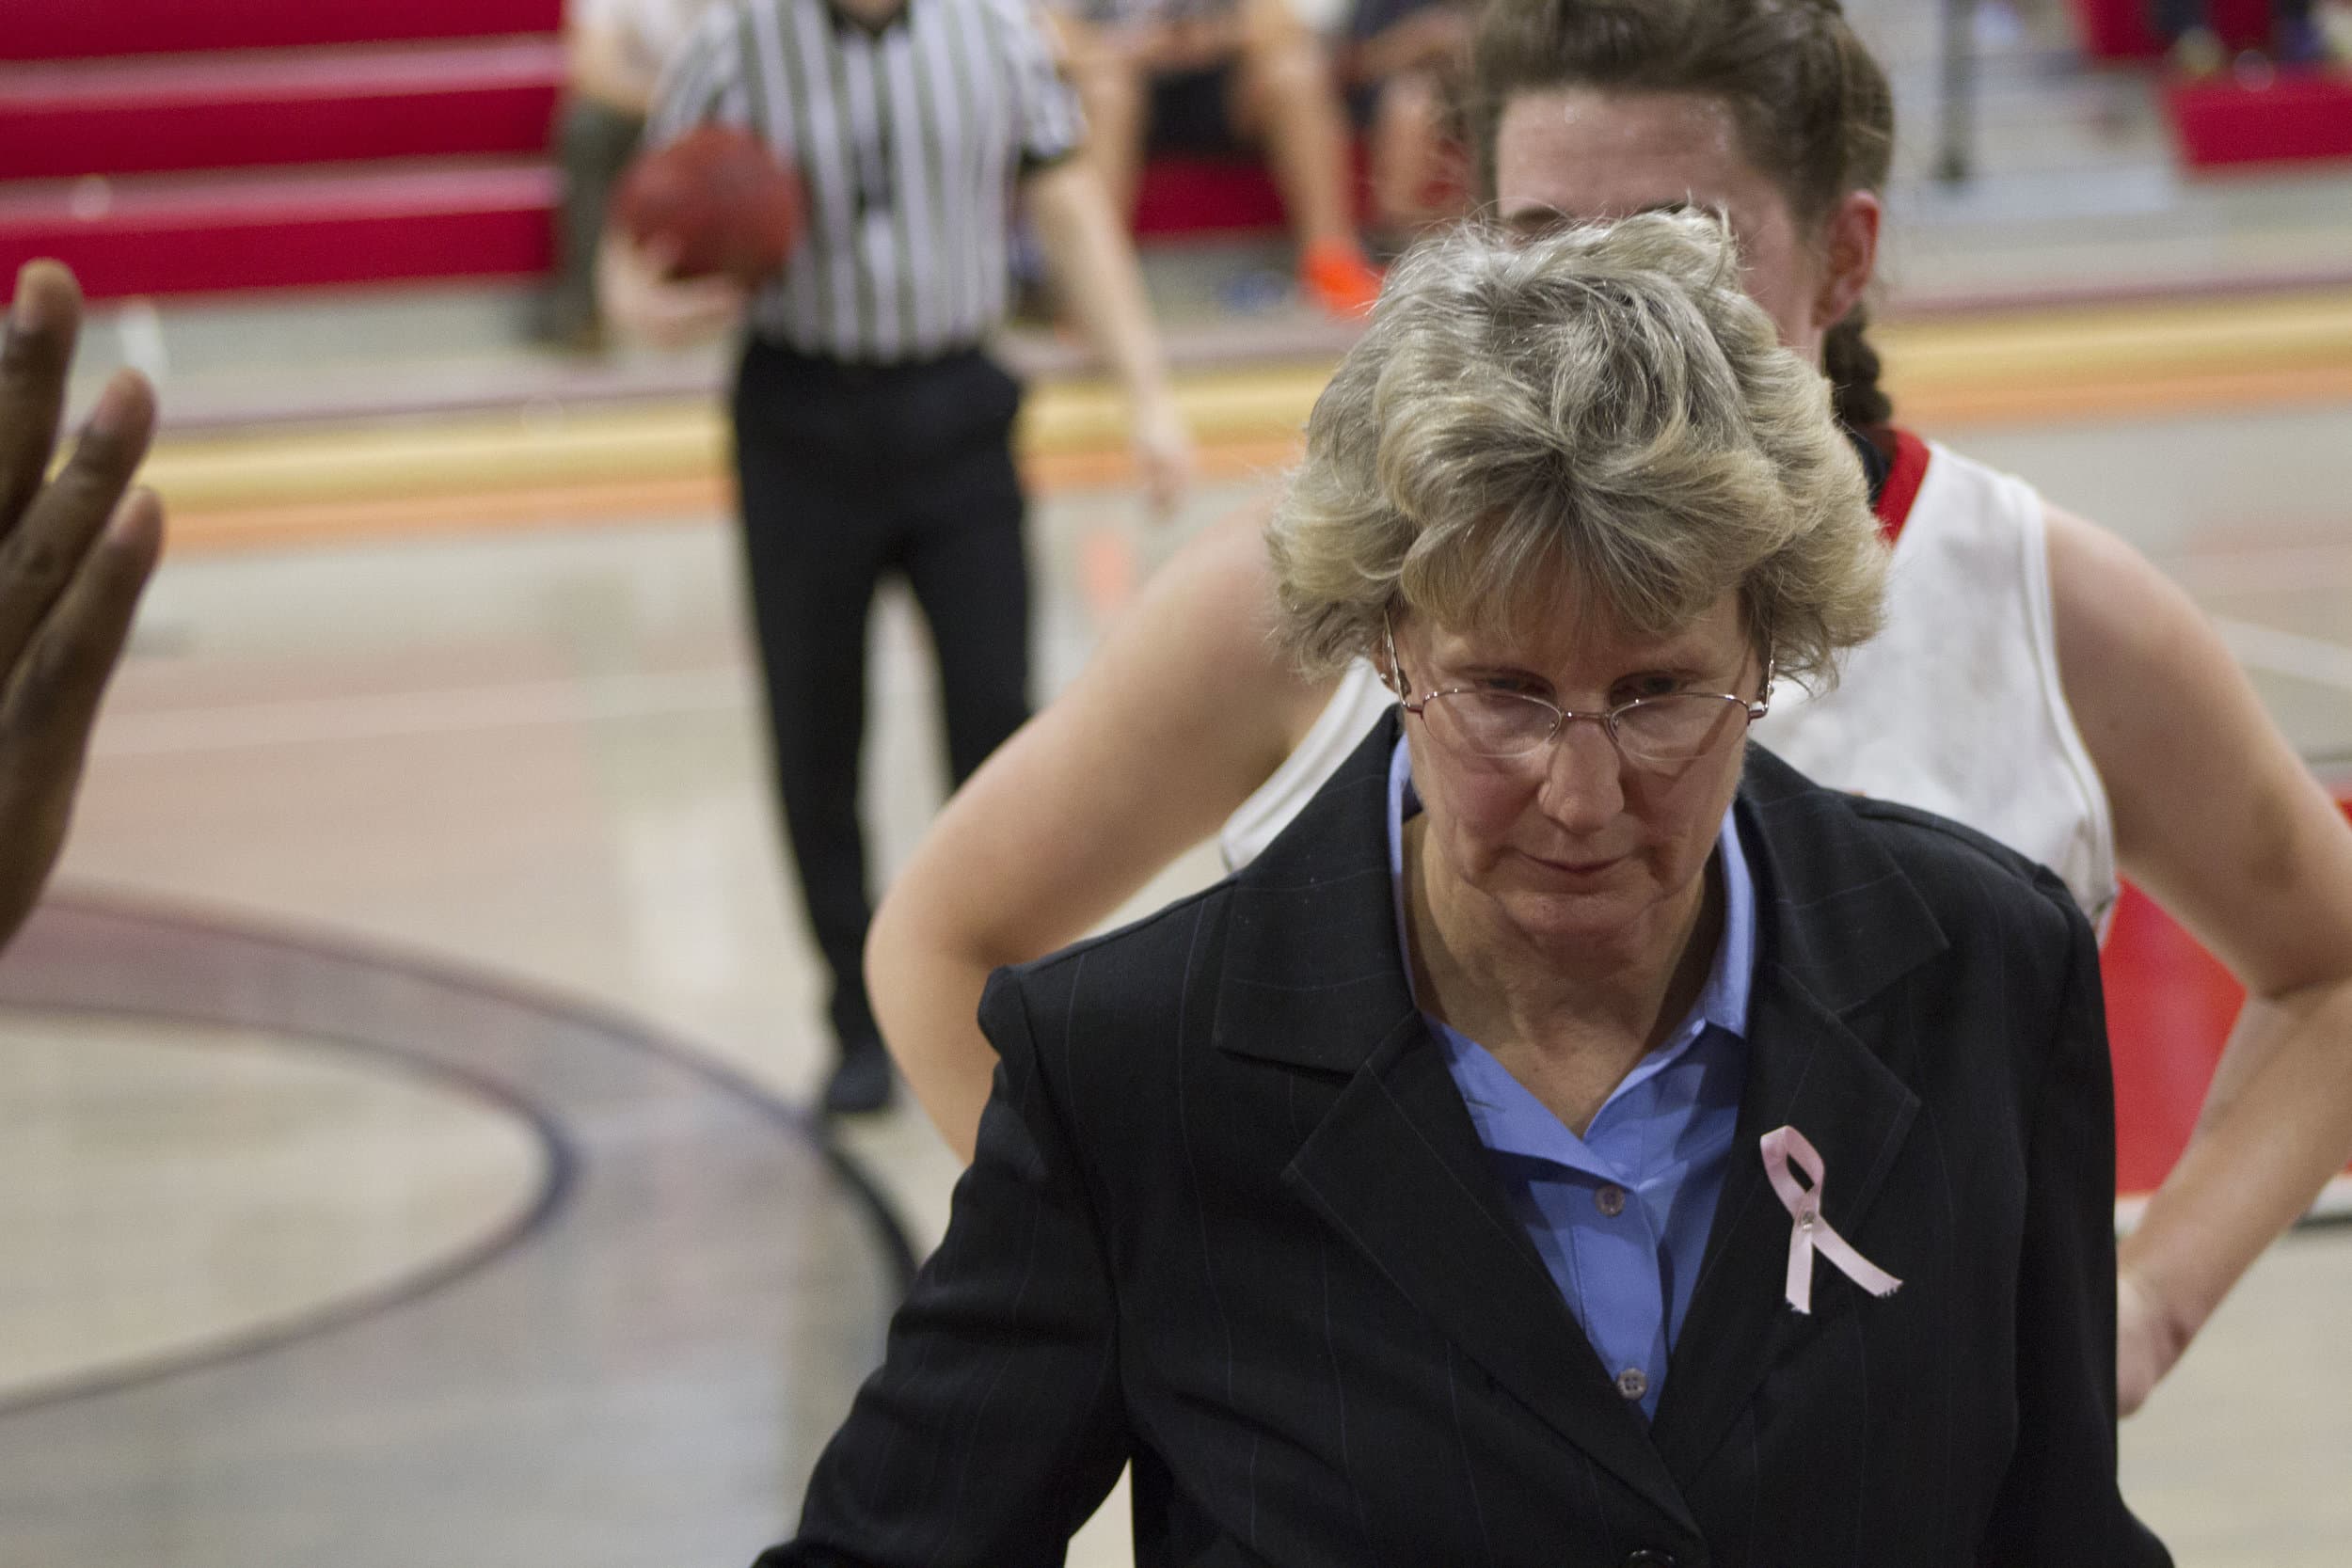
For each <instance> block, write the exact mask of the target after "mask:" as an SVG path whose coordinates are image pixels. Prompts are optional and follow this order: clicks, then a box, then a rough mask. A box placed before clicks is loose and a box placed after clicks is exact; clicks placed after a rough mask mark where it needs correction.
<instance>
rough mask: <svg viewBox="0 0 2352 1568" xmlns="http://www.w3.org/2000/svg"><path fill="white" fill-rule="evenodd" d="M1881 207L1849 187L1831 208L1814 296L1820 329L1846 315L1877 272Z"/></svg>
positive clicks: (1867, 194) (1815, 321) (1815, 319)
mask: <svg viewBox="0 0 2352 1568" xmlns="http://www.w3.org/2000/svg"><path fill="white" fill-rule="evenodd" d="M1884 211H1885V209H1884V208H1883V207H1882V206H1881V205H1880V202H1879V198H1878V197H1877V195H1876V194H1874V193H1873V192H1870V191H1848V192H1847V193H1846V194H1845V195H1844V196H1843V197H1841V198H1839V199H1838V202H1837V205H1836V207H1835V208H1834V209H1832V210H1831V212H1830V215H1829V221H1828V223H1827V224H1826V225H1825V226H1824V228H1823V231H1822V239H1823V241H1824V242H1825V243H1824V244H1823V245H1822V247H1821V287H1820V293H1817V294H1816V295H1815V296H1814V300H1813V324H1814V325H1815V326H1817V327H1818V328H1820V330H1821V331H1823V332H1827V331H1828V330H1829V329H1830V328H1831V327H1833V326H1836V325H1837V324H1838V323H1839V322H1841V321H1844V320H1845V319H1846V313H1847V312H1848V311H1850V310H1851V309H1853V308H1854V306H1855V304H1856V303H1857V302H1858V301H1860V299H1861V298H1862V294H1863V291H1864V290H1866V289H1867V288H1868V287H1869V286H1870V279H1871V278H1872V277H1874V276H1876V274H1877V272H1878V262H1879V221H1880V219H1881V218H1882V217H1883V214H1884Z"/></svg>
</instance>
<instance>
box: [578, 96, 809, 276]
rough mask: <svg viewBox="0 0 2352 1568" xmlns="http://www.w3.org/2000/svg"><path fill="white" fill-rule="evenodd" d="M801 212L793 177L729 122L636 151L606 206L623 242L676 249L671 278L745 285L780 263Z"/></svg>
mask: <svg viewBox="0 0 2352 1568" xmlns="http://www.w3.org/2000/svg"><path fill="white" fill-rule="evenodd" d="M802 214H803V201H802V193H801V179H800V175H799V174H798V173H797V172H796V171H795V170H793V169H792V168H790V167H788V166H786V165H785V164H783V163H781V162H779V161H778V160H777V158H776V155H775V153H774V152H773V151H771V150H770V149H769V147H768V145H767V144H766V143H765V142H763V141H761V140H759V138H758V137H756V136H755V135H752V134H751V133H750V132H748V131H745V130H742V129H741V128H739V127H738V126H733V125H719V124H707V125H701V126H697V127H696V128H695V129H693V130H691V131H690V132H688V133H687V134H686V135H683V136H680V137H679V138H678V139H677V140H675V141H674V142H671V143H669V144H668V145H666V146H663V147H658V148H655V149H653V150H650V151H646V152H641V153H639V154H638V155H637V157H636V158H635V159H633V160H632V161H631V162H630V164H629V166H628V168H627V169H626V170H625V171H624V172H623V173H622V176H621V183H620V188H619V190H618V191H617V192H616V193H615V194H614V197H613V201H612V218H613V221H614V222H616V223H618V224H619V225H620V226H621V229H622V230H623V232H625V233H627V234H628V236H629V238H631V239H632V240H634V241H636V242H637V243H638V244H639V245H645V244H648V243H650V242H653V241H656V240H663V241H667V242H668V243H669V244H671V245H675V247H676V249H677V260H676V261H675V263H674V264H673V266H672V267H671V272H670V275H671V276H672V277H709V276H712V275H723V276H724V277H732V278H734V279H736V280H737V281H739V282H741V283H745V284H755V283H758V282H759V281H761V280H762V279H764V278H766V277H769V276H770V275H771V274H772V273H773V272H774V271H775V270H776V269H777V268H778V267H780V266H782V265H783V264H784V261H785V259H786V258H787V257H788V256H789V255H791V253H792V246H793V245H794V244H795V243H796V242H797V241H798V240H799V239H800V236H801V227H802Z"/></svg>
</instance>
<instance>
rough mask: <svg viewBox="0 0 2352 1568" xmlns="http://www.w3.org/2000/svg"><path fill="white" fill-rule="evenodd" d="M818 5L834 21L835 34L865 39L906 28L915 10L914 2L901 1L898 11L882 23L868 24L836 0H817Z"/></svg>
mask: <svg viewBox="0 0 2352 1568" xmlns="http://www.w3.org/2000/svg"><path fill="white" fill-rule="evenodd" d="M817 4H818V7H819V8H822V9H823V11H824V13H825V15H826V16H827V17H828V18H830V19H831V20H832V22H833V30H834V32H835V33H848V34H850V35H852V36H854V37H857V38H865V39H879V38H881V37H882V36H883V35H884V34H887V33H888V32H890V31H891V30H892V29H893V28H897V27H903V26H905V25H906V24H907V18H908V15H909V13H911V12H912V11H913V10H914V0H899V4H898V9H897V10H895V11H893V12H891V13H890V14H889V15H888V16H886V17H884V18H882V20H881V21H880V22H868V21H866V18H864V17H862V16H852V15H851V14H850V12H849V11H848V10H847V9H845V8H842V7H841V6H840V5H839V4H837V3H836V0H817Z"/></svg>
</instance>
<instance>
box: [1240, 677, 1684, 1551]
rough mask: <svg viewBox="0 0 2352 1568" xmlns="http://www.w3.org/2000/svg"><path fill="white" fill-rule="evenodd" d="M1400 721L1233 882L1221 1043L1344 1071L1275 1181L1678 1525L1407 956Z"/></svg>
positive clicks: (1662, 1479) (1668, 1480)
mask: <svg viewBox="0 0 2352 1568" xmlns="http://www.w3.org/2000/svg"><path fill="white" fill-rule="evenodd" d="M1396 736H1397V730H1396V722H1395V720H1394V719H1393V718H1391V719H1390V720H1389V721H1386V722H1384V723H1382V724H1380V725H1378V726H1376V727H1375V730H1374V732H1373V734H1372V736H1370V737H1368V738H1367V739H1366V741H1365V742H1364V744H1363V745H1362V746H1361V747H1360V748H1359V750H1358V751H1357V752H1356V753H1355V754H1354V755H1353V756H1352V757H1350V758H1349V760H1348V761H1347V762H1346V763H1345V764H1343V766H1342V767H1341V768H1340V770H1339V772H1338V773H1336V774H1334V775H1333V777H1332V779H1331V782H1330V783H1329V784H1327V785H1326V786H1325V788H1324V789H1323V790H1322V791H1321V792H1320V793H1318V794H1317V796H1316V797H1315V799H1314V800H1313V801H1312V802H1311V803H1310V804H1309V806H1308V807H1307V809H1306V811H1305V812H1303V813H1302V814H1301V815H1300V816H1299V819H1298V820H1297V821H1296V822H1295V823H1293V824H1292V826H1291V827H1290V828H1289V829H1288V830H1286V831H1285V832H1283V834H1282V836H1281V837H1280V838H1279V839H1278V840H1276V842H1275V843H1274V844H1273V845H1272V846H1270V847H1268V848H1267V850H1266V851H1265V853H1264V854H1263V855H1262V856H1260V857H1259V859H1258V860H1257V861H1256V862H1254V863H1251V865H1250V866H1249V867H1248V869H1247V870H1246V871H1244V872H1243V873H1242V874H1241V875H1240V876H1239V877H1238V878H1237V879H1235V881H1234V883H1233V887H1232V916H1231V920H1232V924H1231V926H1230V927H1229V936H1228V940H1227V942H1226V946H1225V974H1224V975H1223V977H1222V981H1221V984H1220V988H1219V996H1218V1004H1217V1018H1216V1026H1215V1031H1216V1035H1215V1037H1216V1042H1217V1044H1218V1045H1219V1046H1220V1047H1221V1048H1222V1049H1224V1050H1226V1051H1229V1052H1232V1053H1235V1054H1238V1055H1245V1056H1251V1057H1255V1058H1258V1059H1261V1060H1266V1061H1274V1062H1280V1063H1283V1064H1286V1065H1289V1066H1292V1067H1296V1068H1303V1069H1312V1070H1315V1071H1319V1072H1323V1073H1327V1074H1346V1075H1347V1080H1348V1081H1347V1082H1346V1084H1345V1085H1344V1086H1343V1088H1342V1089H1341V1090H1340V1093H1339V1096H1338V1098H1337V1099H1336V1100H1335V1101H1333V1102H1332V1105H1331V1108H1330V1109H1329V1111H1328V1112H1327V1114H1326V1115H1325V1116H1324V1117H1323V1119H1322V1120H1321V1122H1320V1123H1318V1124H1317V1126H1316V1127H1315V1128H1314V1129H1313V1131H1312V1132H1311V1133H1310V1134H1309V1135H1308V1137H1307V1140H1306V1142H1305V1143H1304V1144H1303V1145H1302V1146H1301V1147H1300V1148H1299V1150H1298V1153H1297V1155H1296V1157H1295V1159H1294V1160H1293V1161H1292V1163H1291V1164H1290V1166H1289V1168H1288V1169H1287V1170H1285V1171H1284V1173H1283V1180H1285V1182H1287V1183H1288V1184H1289V1185H1290V1187H1291V1188H1292V1190H1294V1191H1295V1192H1296V1193H1298V1194H1299V1196H1300V1197H1301V1198H1302V1199H1303V1200H1304V1201H1305V1202H1306V1203H1307V1204H1308V1205H1309V1206H1310V1207H1311V1208H1313V1209H1314V1210H1315V1211H1316V1212H1319V1213H1320V1214H1322V1216H1323V1217H1324V1218H1325V1219H1326V1220H1327V1222H1328V1223H1329V1224H1330V1225H1331V1227H1333V1228H1334V1229H1335V1230H1336V1231H1337V1232H1338V1233H1339V1234H1340V1235H1341V1236H1342V1237H1343V1238H1344V1239H1345V1240H1346V1242H1347V1243H1348V1244H1350V1245H1351V1246H1353V1247H1355V1248H1356V1249H1357V1250H1358V1251H1359V1252H1360V1253H1362V1254H1363V1255H1364V1257H1365V1258H1367V1259H1369V1260H1370V1261H1371V1262H1372V1263H1373V1264H1374V1266H1375V1267H1376V1268H1378V1269H1379V1270H1380V1272H1381V1274H1382V1275H1384V1276H1386V1277H1387V1278H1388V1279H1389V1280H1390V1281H1391V1283H1392V1284H1394V1285H1395V1287H1396V1288H1397V1290H1398V1291H1400V1292H1402V1293H1403V1294H1404V1295H1405V1297H1406V1299H1407V1300H1409V1301H1411V1302H1412V1303H1413V1305H1414V1307H1416V1308H1418V1309H1419V1310H1420V1311H1422V1313H1424V1314H1425V1315H1427V1317H1428V1318H1429V1319H1430V1321H1431V1322H1432V1323H1436V1324H1437V1325H1438V1329H1439V1330H1440V1331H1441V1332H1443V1333H1444V1334H1446V1335H1447V1336H1449V1337H1450V1338H1452V1339H1453V1340H1454V1342H1455V1343H1456V1344H1457V1345H1459V1346H1460V1347H1461V1349H1462V1350H1463V1351H1464V1353H1465V1354H1468V1355H1469V1356H1470V1358H1471V1359H1473V1360H1475V1361H1476V1362H1477V1363H1478V1364H1479V1365H1480V1366H1481V1367H1483V1368H1484V1369H1485V1370H1486V1372H1487V1373H1488V1374H1489V1375H1491V1376H1492V1377H1493V1378H1494V1380H1495V1382H1496V1383H1497V1385H1499V1386H1501V1387H1502V1388H1504V1389H1507V1390H1508V1391H1509V1392H1510V1393H1511V1394H1512V1395H1513V1396H1514V1397H1515V1398H1517V1399H1518V1400H1519V1401H1520V1402H1522V1403H1523V1404H1525V1405H1526V1406H1527V1407H1528V1408H1529V1409H1530V1410H1532V1411H1533V1412H1534V1414H1535V1415H1536V1416H1537V1417H1538V1418H1541V1419H1542V1420H1543V1421H1544V1422H1545V1423H1546V1424H1547V1425H1549V1427H1551V1428H1552V1429H1553V1430H1554V1431H1555V1432H1557V1433H1559V1434H1560V1435H1561V1436H1563V1437H1564V1438H1565V1439H1566V1440H1568V1441H1569V1442H1571V1443H1574V1444H1576V1445H1577V1446H1578V1447H1579V1448H1581V1449H1584V1450H1585V1451H1586V1452H1587V1453H1589V1454H1591V1455H1592V1456H1593V1458H1594V1459H1595V1460H1596V1462H1597V1463H1599V1464H1601V1465H1605V1466H1606V1467H1607V1468H1609V1469H1610V1470H1611V1471H1613V1473H1614V1474H1615V1475H1617V1476H1618V1477H1619V1478H1620V1479H1621V1480H1622V1481H1624V1482H1625V1483H1626V1484H1627V1485H1628V1486H1629V1487H1631V1488H1632V1489H1633V1490H1635V1491H1636V1492H1637V1493H1639V1494H1641V1495H1642V1496H1643V1497H1645V1498H1647V1499H1648V1500H1649V1501H1650V1502H1651V1504H1652V1505H1653V1506H1655V1507H1656V1508H1657V1509H1659V1510H1660V1512H1661V1513H1663V1514H1665V1515H1666V1516H1667V1517H1668V1518H1670V1519H1672V1520H1674V1521H1675V1522H1676V1523H1677V1525H1679V1526H1680V1527H1681V1528H1685V1529H1687V1530H1689V1531H1690V1532H1691V1533H1692V1534H1696V1533H1697V1528H1696V1526H1695V1525H1694V1524H1693V1523H1692V1519H1691V1514H1690V1511H1689V1508H1688V1506H1687V1505H1686V1504H1685V1502H1684V1501H1683V1498H1682V1496H1681V1494H1680V1492H1679V1491H1678V1490H1677V1487H1676V1485H1675V1482H1674V1479H1673V1477H1672V1475H1671V1474H1670V1473H1669V1471H1668V1470H1667V1468H1666V1465H1665V1464H1664V1462H1663V1461H1662V1460H1661V1458H1660V1457H1659V1453H1658V1450H1657V1449H1654V1448H1653V1447H1652V1446H1651V1444H1650V1442H1649V1439H1648V1437H1647V1436H1646V1435H1645V1433H1644V1432H1643V1430H1642V1424H1641V1422H1640V1420H1639V1418H1637V1417H1636V1416H1635V1414H1634V1413H1633V1411H1632V1410H1631V1409H1630V1408H1629V1406H1628V1405H1627V1403H1626V1402H1625V1400H1624V1399H1622V1398H1621V1397H1619V1395H1618V1394H1617V1392H1616V1389H1615V1388H1614V1386H1613V1385H1612V1384H1611V1383H1610V1381H1609V1378H1608V1375H1607V1373H1606V1372H1605V1371H1604V1370H1603V1369H1602V1368H1601V1365H1600V1362H1599V1359H1598V1358H1597V1356H1595V1355H1594V1354H1593V1351H1592V1347H1591V1344H1590V1343H1589V1341H1587V1340H1586V1338H1584V1333H1583V1330H1582V1329H1581V1327H1580V1326H1579V1325H1578V1323H1577V1322H1576V1319H1575V1317H1574V1316H1573V1315H1572V1314H1571V1313H1570V1312H1569V1311H1568V1308H1567V1306H1566V1304H1565V1303H1564V1302H1563V1301H1562V1300H1561V1299H1560V1292H1559V1290H1558V1288H1557V1287H1556V1286H1555V1285H1553V1283H1552V1280H1551V1275H1549V1273H1548V1272H1547V1271H1546V1270H1545V1268H1544V1265H1543V1260H1542V1259H1541V1258H1540V1257H1538V1256H1537V1254H1536V1252H1535V1247H1534V1243H1532V1242H1531V1241H1529V1240H1528V1237H1527V1232H1526V1230H1525V1228H1524V1227H1523V1226H1522V1225H1521V1224H1520V1222H1519V1220H1518V1216H1517V1215H1515V1214H1514V1213H1512V1212H1511V1211H1510V1208H1509V1206H1508V1204H1507V1203H1506V1202H1505V1200H1504V1197H1503V1195H1502V1186H1501V1184H1500V1183H1499V1182H1498V1181H1497V1180H1495V1178H1494V1175H1493V1173H1492V1171H1491V1169H1490V1168H1489V1166H1488V1164H1487V1156H1486V1149H1485V1148H1484V1146H1483V1145H1481V1144H1480V1143H1479V1141H1478V1133H1477V1131H1476V1129H1475V1128H1473V1127H1472V1126H1471V1124H1470V1113H1469V1111H1468V1110H1467V1109H1465V1108H1464V1106H1463V1104H1462V1097H1461V1094H1460V1091H1459V1090H1457V1089H1456V1088H1455V1087H1454V1079H1453V1076H1452V1074H1450V1073H1449V1072H1448V1071H1447V1070H1446V1066H1445V1059H1444V1056H1443V1054H1442V1053H1441V1052H1440V1051H1439V1049H1438V1043H1437V1041H1436V1040H1435V1039H1434V1038H1433V1037H1431V1036H1430V1034H1429V1031H1428V1028H1427V1026H1426V1025H1425V1024H1423V1022H1422V1019H1421V1015H1420V1013H1419V1011H1418V1010H1417V1009H1416V1008H1415V1007H1414V1006H1413V1002H1412V995H1411V991H1410V990H1409V988H1408V987H1407V985H1406V978H1405V958H1404V954H1403V953H1402V952H1401V951H1400V950H1399V947H1398V944H1397V934H1396V919H1395V906H1394V901H1393V900H1394V894H1393V887H1392V883H1391V877H1390V870H1389V847H1388V826H1387V818H1386V812H1385V809H1384V806H1385V801H1386V792H1387V788H1388V775H1389V759H1390V755H1391V752H1392V751H1393V750H1394V747H1395V744H1396Z"/></svg>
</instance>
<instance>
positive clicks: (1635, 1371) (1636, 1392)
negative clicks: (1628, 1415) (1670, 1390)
mask: <svg viewBox="0 0 2352 1568" xmlns="http://www.w3.org/2000/svg"><path fill="white" fill-rule="evenodd" d="M1617 1392H1618V1393H1620V1394H1623V1395H1624V1396H1625V1397H1626V1398H1627V1399H1629V1400H1638V1399H1640V1398H1641V1397H1642V1396H1643V1395H1644V1394H1646V1393H1648V1392H1649V1374H1648V1373H1647V1372H1645V1371H1644V1370H1642V1369H1641V1368H1639V1367H1628V1368H1627V1369H1626V1370H1624V1371H1621V1372H1619V1373H1618V1374H1617Z"/></svg>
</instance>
